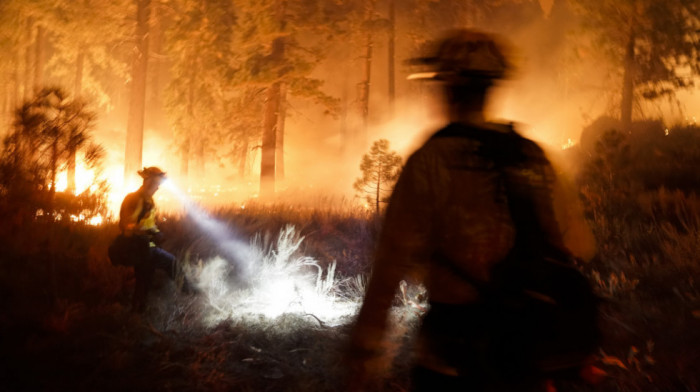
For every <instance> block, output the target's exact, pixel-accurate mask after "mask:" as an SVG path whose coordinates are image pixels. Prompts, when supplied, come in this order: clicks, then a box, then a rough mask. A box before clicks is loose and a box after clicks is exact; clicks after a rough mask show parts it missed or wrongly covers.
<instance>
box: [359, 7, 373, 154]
mask: <svg viewBox="0 0 700 392" xmlns="http://www.w3.org/2000/svg"><path fill="white" fill-rule="evenodd" d="M373 15H374V0H365V23H366V24H368V25H369V24H370V23H371V21H372V17H373ZM367 29H368V30H367V31H366V32H365V64H364V77H363V80H362V82H360V92H359V93H360V99H359V102H360V117H361V118H362V125H361V129H360V137H359V139H360V140H359V141H360V144H362V145H365V144H367V126H368V123H369V88H370V83H371V79H372V47H373V46H374V40H373V33H372V29H371V28H370V27H367Z"/></svg>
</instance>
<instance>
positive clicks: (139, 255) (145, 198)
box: [110, 166, 175, 312]
mask: <svg viewBox="0 0 700 392" xmlns="http://www.w3.org/2000/svg"><path fill="white" fill-rule="evenodd" d="M138 174H139V176H141V178H143V185H142V186H141V188H139V189H138V190H137V191H136V192H133V193H130V194H128V195H126V197H125V198H124V201H123V202H122V205H121V208H120V210H119V229H120V230H121V235H120V237H119V238H118V239H117V241H115V244H120V245H117V246H116V248H117V250H116V251H115V252H111V253H113V254H114V256H112V254H110V257H112V259H113V260H112V261H113V262H114V261H115V260H114V259H122V260H126V261H123V262H122V263H121V264H126V265H133V266H134V273H135V276H136V286H135V288H134V297H133V309H134V310H135V311H137V312H140V311H142V310H143V308H144V306H145V302H146V296H147V294H148V291H149V289H150V286H151V283H152V280H153V275H154V273H155V270H156V269H161V270H163V271H165V272H166V273H167V274H168V276H169V277H170V278H174V273H175V271H174V269H175V257H174V256H173V255H172V254H170V253H168V252H166V251H165V250H163V249H162V248H160V247H159V245H160V243H161V241H162V233H161V232H160V231H159V230H158V227H157V226H156V207H155V203H154V201H153V195H154V194H155V193H156V191H158V188H159V187H160V185H161V183H162V182H163V181H164V180H165V172H163V171H162V170H161V169H159V168H157V167H155V166H153V167H145V168H143V170H140V171H138Z"/></svg>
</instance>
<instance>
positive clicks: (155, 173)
mask: <svg viewBox="0 0 700 392" xmlns="http://www.w3.org/2000/svg"><path fill="white" fill-rule="evenodd" d="M137 173H138V174H139V176H141V178H143V179H144V180H147V179H149V178H153V177H160V178H161V179H165V172H164V171H162V170H160V168H158V167H155V166H151V167H144V168H143V169H142V170H139V171H138V172H137Z"/></svg>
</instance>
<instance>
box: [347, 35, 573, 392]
mask: <svg viewBox="0 0 700 392" xmlns="http://www.w3.org/2000/svg"><path fill="white" fill-rule="evenodd" d="M503 48H504V47H503V46H502V45H500V44H499V43H498V42H497V41H496V40H495V38H494V37H492V36H490V35H487V34H484V33H481V32H477V31H472V30H458V31H452V32H450V33H449V34H447V35H446V36H445V37H444V38H443V39H442V40H441V41H439V42H438V43H437V44H436V45H435V47H434V48H433V50H432V51H431V53H429V55H428V56H426V57H423V58H419V59H414V63H416V64H423V65H427V66H429V67H431V68H430V70H429V71H430V72H423V73H420V74H415V75H413V77H409V78H410V79H411V78H412V79H420V78H427V79H431V80H437V81H440V82H442V84H443V86H444V96H445V101H446V102H445V103H446V105H445V106H446V109H447V114H448V116H449V124H448V125H446V126H445V127H444V128H443V129H441V130H439V131H438V132H437V133H436V134H434V135H433V137H431V138H430V139H429V140H428V141H427V142H426V143H425V144H424V145H423V146H422V147H420V148H419V149H418V150H417V151H416V152H414V153H413V154H412V155H411V156H410V157H409V158H408V160H407V162H406V165H405V167H404V169H403V171H402V173H401V175H400V178H399V180H398V181H397V183H396V186H395V188H394V191H393V193H392V196H391V198H390V201H389V205H388V207H387V210H386V216H385V220H384V224H383V227H382V232H381V234H380V237H379V242H378V246H377V249H376V253H375V259H374V264H373V270H372V275H371V278H370V280H369V284H368V286H367V291H366V294H365V298H364V303H363V305H362V308H361V310H360V312H359V315H358V318H357V320H356V324H355V325H354V327H353V330H352V333H351V336H350V345H349V349H348V353H347V360H348V365H349V368H350V370H349V371H350V372H351V376H350V380H351V381H350V384H351V385H350V389H351V390H369V389H372V388H371V385H372V384H371V380H372V378H373V376H375V375H376V373H377V372H382V370H381V369H386V368H387V366H386V364H385V363H383V362H382V361H385V359H383V355H384V353H383V349H382V347H383V339H384V338H385V337H386V332H387V329H388V327H389V326H388V316H389V312H390V308H391V306H392V302H393V301H394V298H395V292H396V288H397V287H398V286H399V283H400V282H401V280H403V279H406V278H412V279H415V280H418V281H420V282H422V283H423V284H424V285H425V287H426V289H427V293H428V297H429V305H430V308H429V310H428V312H427V314H426V315H425V317H424V319H423V321H422V325H421V327H420V330H419V332H418V337H417V340H416V343H415V347H414V355H415V367H414V369H413V371H412V388H413V390H416V391H487V390H488V391H490V390H537V388H539V387H541V386H542V381H543V380H537V379H532V380H530V379H527V380H526V379H525V378H526V377H525V378H523V379H522V380H518V382H520V385H518V387H517V388H516V389H513V388H514V384H510V385H508V386H503V387H502V388H501V386H499V385H498V382H499V381H498V380H494V379H492V378H490V377H487V376H486V373H487V372H486V371H485V370H484V369H483V367H482V364H481V363H479V358H478V355H477V351H478V350H477V346H478V345H479V344H480V341H479V338H478V337H475V336H470V334H471V335H478V334H480V333H483V332H484V331H479V330H478V324H479V323H478V318H479V314H478V312H477V311H476V309H478V307H477V306H474V309H475V311H474V312H473V314H470V306H471V305H472V304H474V305H476V304H478V303H479V301H480V292H479V290H478V289H477V287H475V285H474V284H473V283H472V282H475V281H483V282H488V281H489V280H490V279H491V274H492V269H493V267H494V266H495V265H496V264H498V263H499V262H500V261H502V260H504V259H505V258H506V257H507V256H508V255H509V252H510V251H511V249H512V248H513V246H514V242H515V234H516V230H515V226H514V222H513V217H511V209H510V207H509V200H508V195H507V191H506V189H505V186H504V182H503V176H502V175H501V172H502V170H501V166H502V164H501V162H500V161H508V160H512V159H517V160H518V161H519V165H518V166H517V169H513V170H512V172H513V173H512V175H511V177H512V181H515V182H518V181H519V182H521V183H524V184H527V188H528V189H529V191H530V192H531V193H532V203H531V205H529V206H528V207H527V208H528V209H529V210H530V211H529V212H530V213H531V214H530V215H531V216H533V217H535V219H537V220H538V225H537V227H538V233H537V235H538V236H541V237H542V238H545V239H546V241H547V242H548V243H549V244H551V245H552V246H553V247H556V248H560V249H562V251H565V247H564V245H563V240H562V234H561V231H560V229H559V226H558V223H557V221H556V219H555V214H554V211H553V203H552V195H551V193H552V187H553V184H554V170H553V169H552V166H551V165H550V163H549V161H548V160H547V158H546V157H545V154H544V152H543V151H542V149H540V148H539V147H538V146H537V144H535V143H534V142H531V141H529V140H528V139H525V138H522V137H520V136H519V135H517V134H516V133H515V131H514V130H513V127H512V126H510V125H505V124H496V123H491V122H488V121H487V120H486V119H485V116H484V105H485V102H486V98H487V93H488V91H489V89H490V88H491V87H492V85H493V84H494V82H495V81H496V80H498V79H501V78H503V77H504V76H505V75H506V74H507V73H508V72H509V70H510V68H511V66H510V63H509V60H508V58H507V57H506V54H505V53H504V49H503ZM492 139H493V140H492ZM500 139H509V140H511V139H512V140H515V141H516V142H515V143H511V144H509V145H511V147H510V148H509V149H506V150H507V151H498V150H496V151H493V149H494V146H499V145H500V142H499V140H500ZM491 140H492V141H491ZM498 157H500V158H498ZM514 157H517V158H514ZM457 271H459V272H457ZM465 276H467V277H468V278H465ZM470 317H471V319H470ZM462 318H466V319H467V321H468V322H467V323H463V322H459V321H460V319H462ZM469 320H473V321H474V322H473V323H470V322H469ZM465 324H466V325H467V328H466V330H465V328H464V325H465ZM469 325H473V326H474V327H473V328H474V330H473V331H470V330H469V329H470V328H471V327H469ZM472 338H473V339H474V340H473V341H471V342H468V344H464V340H467V341H469V339H472ZM470 344H471V346H470ZM469 347H474V350H473V351H471V352H470V349H469ZM499 388H501V389H499Z"/></svg>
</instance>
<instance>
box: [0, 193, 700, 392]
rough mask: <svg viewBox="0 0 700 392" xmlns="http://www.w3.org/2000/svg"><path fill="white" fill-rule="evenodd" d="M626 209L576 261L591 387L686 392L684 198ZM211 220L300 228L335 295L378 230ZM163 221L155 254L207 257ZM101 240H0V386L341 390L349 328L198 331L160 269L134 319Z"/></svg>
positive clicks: (598, 227) (313, 217) (309, 219)
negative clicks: (587, 325) (597, 341)
mask: <svg viewBox="0 0 700 392" xmlns="http://www.w3.org/2000/svg"><path fill="white" fill-rule="evenodd" d="M603 196H605V195H603ZM602 200H605V198H604V197H603V198H602ZM624 205H626V208H629V210H628V211H620V213H619V214H618V215H614V214H605V213H601V211H602V210H599V211H598V213H597V214H590V216H592V217H595V218H594V219H592V225H593V229H594V231H595V233H596V235H597V238H598V241H599V243H600V244H601V249H600V253H599V256H598V257H597V258H596V259H595V260H594V261H593V262H592V263H591V264H589V265H587V266H585V269H586V270H587V272H588V273H589V274H590V275H591V278H592V279H593V281H595V282H597V285H598V288H599V291H600V293H601V294H602V295H604V296H605V298H607V303H606V305H605V306H604V309H603V310H604V317H603V323H604V327H605V328H604V331H605V333H606V340H605V342H604V345H603V347H602V350H601V352H600V354H599V356H598V366H599V367H601V368H603V369H604V370H605V371H606V372H607V373H608V377H607V378H606V381H604V383H603V384H602V385H600V386H598V387H597V388H596V389H595V390H597V391H611V392H612V391H664V392H665V391H698V388H699V386H700V380H699V379H698V372H697V364H698V363H700V356H699V354H698V350H697V347H699V346H700V332H698V331H700V328H699V323H700V318H699V317H700V314H699V312H700V290H699V289H698V283H697V282H698V281H700V264H699V263H698V262H697V258H696V257H697V256H696V255H697V254H698V253H699V252H698V251H700V249H699V248H700V242H699V240H698V239H699V238H700V218H699V215H698V214H699V212H698V201H697V198H696V197H695V196H692V195H689V194H687V193H683V192H669V191H661V190H650V191H648V192H644V193H636V194H634V199H631V200H629V201H628V202H627V204H624ZM589 212H590V211H589ZM214 215H215V216H216V217H217V218H218V219H219V220H220V221H222V222H224V223H225V224H226V225H228V226H230V227H235V228H236V230H237V232H238V234H239V235H240V236H241V237H243V238H251V237H253V236H254V235H255V234H256V233H263V235H264V233H266V232H269V233H273V236H274V235H275V233H278V232H279V230H281V229H282V228H284V227H285V225H287V224H292V225H294V226H295V227H296V228H297V230H298V233H299V234H300V235H301V236H303V237H304V241H303V242H302V243H301V244H300V245H299V247H298V249H297V251H298V252H299V253H300V254H303V255H305V256H308V257H312V258H313V259H314V260H316V261H317V262H318V264H319V265H320V266H322V267H323V268H324V269H325V268H328V267H329V266H330V265H331V263H332V262H334V261H335V262H336V263H337V270H336V271H335V273H336V277H337V278H338V279H339V281H342V282H343V283H342V284H341V285H338V286H337V287H335V289H336V290H338V292H339V295H345V296H347V297H350V298H357V297H358V296H359V295H361V293H362V291H363V286H364V284H365V279H366V274H367V272H368V269H369V266H370V257H371V250H372V248H373V246H374V239H375V236H376V233H377V231H378V227H379V221H378V220H377V219H376V218H374V217H373V216H372V215H371V214H367V213H365V212H363V211H361V210H349V211H348V210H339V209H333V208H328V209H313V208H298V207H289V206H284V205H276V206H272V207H270V206H263V205H248V206H246V208H245V209H240V208H235V209H230V210H219V211H216V212H215V214H214ZM621 217H625V218H624V219H623V218H621ZM630 217H636V218H634V219H633V218H630ZM161 227H162V229H163V230H164V231H165V232H166V233H167V234H168V236H169V237H168V241H167V242H166V244H165V248H166V249H169V250H172V251H174V252H175V253H176V254H178V256H179V259H180V260H182V261H183V262H184V261H187V260H190V261H192V262H196V261H197V260H200V259H203V260H207V259H208V258H210V257H213V256H214V255H215V254H217V247H216V246H217V244H216V243H215V240H214V239H213V238H210V236H208V235H206V234H203V233H202V232H200V231H198V230H197V229H196V228H195V225H193V224H192V222H191V221H190V220H189V218H187V217H175V216H173V217H168V219H167V221H165V222H163V224H161ZM114 234H115V227H114V226H113V225H105V226H102V227H98V228H94V227H90V226H85V225H81V224H77V223H62V224H58V225H53V226H51V227H47V226H46V225H43V224H41V223H31V224H25V225H23V226H21V227H20V228H19V229H17V230H16V231H15V232H13V233H5V234H4V235H3V236H2V237H0V241H1V242H0V245H1V246H2V247H3V253H2V256H1V257H0V305H2V308H3V310H4V311H3V312H2V313H0V331H1V332H2V333H1V334H0V348H1V349H2V352H3V356H2V358H3V359H2V363H1V364H0V369H2V370H0V385H2V388H0V389H4V390H5V389H6V390H71V391H76V390H77V391H80V390H86V391H88V390H89V391H94V390H108V391H109V390H115V391H117V390H119V391H123V390H149V391H161V390H162V391H172V390H188V391H189V390H194V391H224V390H226V391H336V390H341V389H342V385H343V383H344V377H345V374H344V372H343V366H342V362H341V357H342V353H343V349H344V344H345V341H346V337H347V333H348V328H349V327H348V325H340V326H335V327H329V326H328V325H326V324H324V323H321V322H319V320H318V319H317V318H316V317H314V316H312V315H300V314H286V315H284V316H282V317H280V318H278V319H277V320H276V321H275V322H269V321H268V320H265V319H261V318H255V317H245V318H240V319H234V320H232V319H227V320H225V321H222V322H220V323H218V324H216V325H214V326H208V325H207V324H206V323H205V322H204V320H205V318H206V317H205V313H204V310H205V309H206V306H205V305H206V304H205V303H203V301H204V300H205V299H204V298H203V297H202V296H185V295H182V294H180V293H179V291H178V290H177V283H173V282H170V281H169V280H168V279H167V278H166V277H165V276H160V278H159V279H158V281H157V287H156V288H155V290H154V292H153V295H152V296H151V301H150V303H149V307H148V309H147V312H146V313H145V314H144V315H142V316H136V315H134V314H132V313H131V312H130V311H129V309H128V305H127V304H128V303H129V300H128V299H129V295H130V291H131V290H132V289H133V277H132V274H131V271H130V270H129V269H127V268H123V267H113V266H112V265H111V264H110V263H109V260H108V259H107V258H106V247H107V244H108V243H109V240H110V239H111V237H112V236H113V235H114ZM409 292H410V293H411V294H410V295H413V296H417V295H420V292H419V291H417V290H415V289H413V290H409ZM402 300H403V298H401V297H399V298H398V299H397V305H400V304H401V302H402ZM409 300H410V299H409ZM405 303H408V301H405ZM412 309H413V308H411V307H410V305H409V306H403V307H402V306H397V308H396V316H395V319H396V325H397V328H396V329H395V330H394V332H393V333H394V335H393V338H392V339H391V344H390V346H391V350H392V351H394V352H395V353H396V358H397V359H396V361H395V362H394V365H393V368H392V372H391V373H390V374H388V375H387V379H386V380H385V382H384V390H387V391H403V390H406V389H407V386H408V370H409V368H410V361H411V357H410V353H409V351H408V349H407V347H409V346H410V345H409V344H407V343H408V342H410V339H411V338H412V332H413V331H414V330H415V327H416V323H417V318H416V312H415V311H414V310H412ZM573 390H581V391H583V390H586V388H585V387H580V386H578V387H575V388H573Z"/></svg>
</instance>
